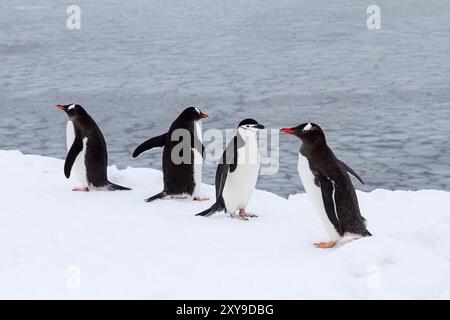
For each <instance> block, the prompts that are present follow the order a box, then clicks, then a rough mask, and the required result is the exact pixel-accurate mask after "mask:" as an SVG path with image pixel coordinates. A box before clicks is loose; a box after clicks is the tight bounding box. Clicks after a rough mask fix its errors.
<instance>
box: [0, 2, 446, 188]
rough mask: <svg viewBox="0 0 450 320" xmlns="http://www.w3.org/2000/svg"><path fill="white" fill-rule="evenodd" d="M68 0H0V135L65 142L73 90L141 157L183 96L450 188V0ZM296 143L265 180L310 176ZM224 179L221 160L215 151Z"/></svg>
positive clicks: (384, 177) (281, 184)
mask: <svg viewBox="0 0 450 320" xmlns="http://www.w3.org/2000/svg"><path fill="white" fill-rule="evenodd" d="M75 2H76V4H78V5H79V6H80V7H81V10H82V21H81V30H79V31H70V30H68V29H67V28H66V18H67V14H66V8H67V6H68V5H69V4H72V2H68V1H49V0H45V1H43V0H35V1H20V2H19V1H12V0H2V1H1V3H0V98H1V99H0V110H1V114H0V149H20V150H22V151H23V152H25V153H36V154H42V155H48V156H55V157H59V158H64V157H65V137H64V135H65V121H66V118H65V116H64V115H63V114H61V113H60V112H58V111H56V110H55V109H54V106H55V105H56V104H57V103H70V102H78V103H80V104H82V105H83V106H85V107H86V108H87V109H88V110H89V112H90V113H91V115H92V116H93V117H94V118H95V119H96V121H97V123H98V124H99V126H100V127H101V128H102V130H103V133H104V134H105V136H106V139H107V142H108V147H109V154H110V163H111V164H115V165H117V166H118V167H126V166H148V165H150V166H151V167H154V168H160V166H161V164H160V162H161V152H160V151H157V150H155V151H153V152H150V153H147V154H145V156H141V157H140V158H138V159H131V156H130V153H131V151H132V150H133V148H134V147H135V146H136V145H137V144H138V143H140V142H142V141H143V140H144V139H146V138H148V137H150V136H153V135H156V134H160V133H162V132H164V131H165V130H166V129H167V128H168V126H169V124H170V122H171V120H172V119H173V118H174V117H176V115H177V114H178V112H179V111H180V110H182V109H183V107H184V106H186V105H191V104H197V105H199V106H201V107H202V109H203V110H204V111H205V112H207V113H208V114H210V115H211V118H210V119H208V120H207V121H206V122H205V123H204V129H208V128H219V129H225V128H234V127H235V126H236V125H237V123H238V122H239V121H240V120H242V119H243V118H246V117H254V118H256V119H257V120H258V121H260V122H261V123H264V124H265V125H266V126H267V127H272V128H280V127H284V126H291V125H296V124H299V123H301V122H305V121H314V122H317V123H319V124H321V125H322V127H323V128H324V130H325V132H326V134H327V137H328V141H329V144H330V146H331V147H332V148H333V149H334V150H335V153H336V154H337V155H338V157H340V158H341V159H342V160H344V161H346V162H347V163H348V164H350V165H351V166H352V167H353V168H354V169H355V170H356V171H357V172H359V173H360V174H361V176H362V177H363V178H364V179H365V181H366V185H365V186H361V185H358V186H357V187H358V188H360V189H363V190H371V189H373V188H388V189H394V188H401V189H423V188H427V189H429V188H435V189H446V190H450V170H449V169H450V166H449V163H450V144H449V140H448V138H449V134H450V120H449V119H450V81H449V79H450V2H449V1H445V0H437V1H395V3H394V1H377V3H378V4H379V5H380V7H381V17H382V20H381V21H382V25H381V27H382V28H381V30H377V31H369V30H368V29H367V28H366V17H367V14H366V8H367V6H368V4H364V3H362V2H361V1H297V0H281V1H272V0H271V1H267V0H245V1H244V0H236V1H180V0H177V1H175V0H166V1H144V0H137V1H119V0H110V1H95V2H94V1H86V0H83V1H81V0H78V1H75ZM297 151H298V142H297V141H296V140H295V139H293V138H292V137H281V151H280V170H279V172H278V173H277V174H276V175H272V176H264V177H261V179H260V181H259V185H258V187H259V188H262V189H266V190H270V191H273V192H276V193H278V194H280V195H283V196H286V195H288V194H291V193H297V192H299V191H300V190H302V188H301V185H300V182H299V178H298V174H297V172H296V162H297ZM204 171H205V175H206V177H205V180H206V182H208V183H213V175H214V172H215V167H214V166H212V165H206V166H205V169H204Z"/></svg>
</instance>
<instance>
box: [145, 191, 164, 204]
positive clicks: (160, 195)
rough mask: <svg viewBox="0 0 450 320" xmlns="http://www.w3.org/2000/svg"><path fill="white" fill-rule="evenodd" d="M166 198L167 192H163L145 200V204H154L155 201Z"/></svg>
mask: <svg viewBox="0 0 450 320" xmlns="http://www.w3.org/2000/svg"><path fill="white" fill-rule="evenodd" d="M165 197H167V194H166V192H165V191H161V192H160V193H158V194H155V195H154V196H153V197H150V198H148V199H145V202H152V201H154V200H158V199H164V198H165Z"/></svg>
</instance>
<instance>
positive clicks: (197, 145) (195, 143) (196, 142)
mask: <svg viewBox="0 0 450 320" xmlns="http://www.w3.org/2000/svg"><path fill="white" fill-rule="evenodd" d="M191 141H192V142H191V148H192V149H195V150H197V152H198V153H200V154H201V155H202V158H203V159H206V153H205V146H204V145H203V143H202V142H201V141H200V139H199V138H198V137H197V135H195V134H194V135H193V137H192V140H191Z"/></svg>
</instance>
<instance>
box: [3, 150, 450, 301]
mask: <svg viewBox="0 0 450 320" xmlns="http://www.w3.org/2000/svg"><path fill="white" fill-rule="evenodd" d="M109 172H110V178H111V179H110V180H112V181H114V182H116V183H119V184H121V185H126V186H131V187H133V191H131V192H109V193H108V192H90V193H75V192H72V191H71V189H72V188H73V187H75V186H77V181H76V180H75V179H72V180H66V179H65V178H64V175H63V161H61V160H57V159H51V158H45V157H41V156H25V155H22V154H21V153H20V152H17V151H0V179H1V185H0V190H1V192H0V194H1V198H0V200H1V201H0V298H63V299H64V298H66V299H69V298H153V299H174V298H179V299H187V298H191V299H199V298H202V299H215V298H224V299H232V298H235V299H241V298H252V299H254V298H261V299H274V298H286V299H299V298H300V299H302V298H344V299H350V298H363V299H367V298H447V299H448V298H450V193H448V192H443V191H431V190H430V191H417V192H407V191H386V190H375V191H373V192H370V193H364V192H358V196H359V199H360V203H361V209H362V212H363V214H364V216H366V218H367V219H368V221H369V229H370V231H371V232H372V233H373V234H374V237H371V238H365V239H362V240H359V241H353V242H349V243H347V244H344V245H342V246H340V247H338V248H335V249H331V250H320V249H316V248H314V247H313V246H312V243H313V242H315V241H318V240H325V239H326V235H325V232H324V230H322V228H321V226H320V224H319V223H318V220H317V218H316V217H315V214H314V212H313V211H312V208H311V205H310V203H309V202H308V200H307V198H306V196H305V194H297V195H294V196H291V197H290V198H289V199H284V198H281V197H279V196H277V195H275V194H272V193H268V192H264V191H257V192H256V193H255V195H254V197H253V199H252V201H251V203H250V208H249V209H250V211H251V212H254V213H257V214H259V218H257V219H252V220H250V221H247V222H245V221H239V220H234V219H230V218H229V217H228V216H226V215H224V214H218V215H216V216H214V217H212V218H209V219H208V218H199V217H195V216H194V214H195V213H197V212H199V211H201V210H203V209H205V208H206V207H208V206H209V205H210V204H211V202H212V200H211V201H210V202H205V203H196V202H192V201H175V200H162V201H159V202H154V203H151V204H148V203H145V202H143V199H144V198H146V197H147V196H149V195H152V194H154V193H156V192H159V191H160V189H161V185H162V174H161V172H159V171H156V170H152V169H136V168H128V169H126V170H121V171H119V170H117V169H116V168H115V167H111V168H110V170H109ZM213 192H214V191H213V187H212V186H205V193H206V194H207V195H208V196H210V197H211V198H214V197H213Z"/></svg>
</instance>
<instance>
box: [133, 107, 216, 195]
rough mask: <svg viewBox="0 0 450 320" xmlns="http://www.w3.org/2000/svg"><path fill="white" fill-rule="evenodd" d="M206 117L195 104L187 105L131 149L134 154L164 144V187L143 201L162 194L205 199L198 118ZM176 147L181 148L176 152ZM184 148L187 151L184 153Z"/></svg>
mask: <svg viewBox="0 0 450 320" xmlns="http://www.w3.org/2000/svg"><path fill="white" fill-rule="evenodd" d="M206 118H208V115H207V114H204V113H203V112H201V111H200V109H199V108H198V107H188V108H186V109H185V110H184V111H183V112H181V114H180V115H179V116H178V117H177V118H176V119H175V121H174V122H173V123H172V125H171V126H170V128H169V131H168V132H166V133H163V134H162V135H160V136H157V137H154V138H151V139H149V140H147V141H145V142H144V143H142V144H141V145H139V146H138V147H137V148H136V150H134V152H133V158H136V157H137V156H139V155H140V154H141V153H143V152H145V151H147V150H150V149H152V148H156V147H164V150H163V157H162V169H163V175H164V190H163V191H162V192H160V193H158V194H156V195H154V196H153V197H150V198H148V199H146V200H145V201H147V202H151V201H153V200H156V199H163V198H166V197H171V198H175V199H186V198H188V197H192V199H193V200H195V201H204V200H209V199H207V198H203V197H202V195H201V184H202V166H203V159H204V155H205V150H204V146H203V142H202V128H201V122H200V120H202V119H206ZM183 133H187V134H186V135H183ZM179 134H180V136H179ZM180 147H181V150H180V151H179V152H178V153H177V150H178V149H180ZM185 150H187V153H188V154H185V153H184V152H185Z"/></svg>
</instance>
